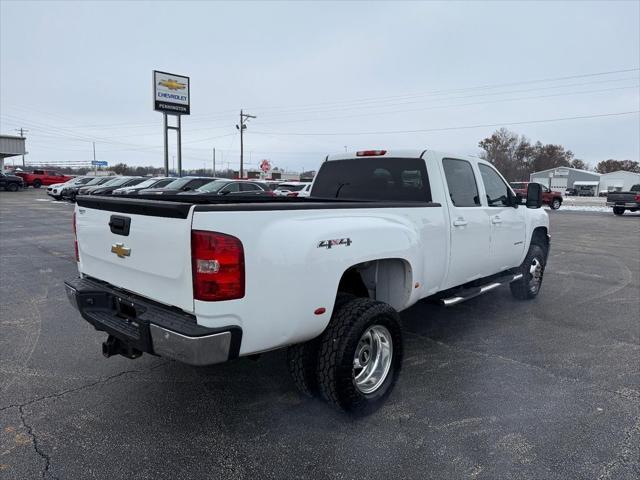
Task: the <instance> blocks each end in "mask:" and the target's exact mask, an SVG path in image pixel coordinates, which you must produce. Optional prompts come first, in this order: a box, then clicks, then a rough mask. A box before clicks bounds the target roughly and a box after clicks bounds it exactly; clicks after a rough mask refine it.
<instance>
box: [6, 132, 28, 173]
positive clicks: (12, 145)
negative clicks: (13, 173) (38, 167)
mask: <svg viewBox="0 0 640 480" xmlns="http://www.w3.org/2000/svg"><path fill="white" fill-rule="evenodd" d="M24 141H25V139H24V137H16V136H13V135H0V172H4V159H5V158H8V157H15V156H17V155H24V154H26V153H27V152H26V151H25V148H24Z"/></svg>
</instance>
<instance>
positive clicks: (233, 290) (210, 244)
mask: <svg viewBox="0 0 640 480" xmlns="http://www.w3.org/2000/svg"><path fill="white" fill-rule="evenodd" d="M191 269H192V274H193V298H195V299H196V300H204V301H208V302H214V301H220V300H234V299H236V298H242V297H244V249H243V248H242V242H241V241H240V240H239V239H237V238H236V237H233V236H231V235H225V234H223V233H217V232H205V231H201V230H193V231H192V232H191Z"/></svg>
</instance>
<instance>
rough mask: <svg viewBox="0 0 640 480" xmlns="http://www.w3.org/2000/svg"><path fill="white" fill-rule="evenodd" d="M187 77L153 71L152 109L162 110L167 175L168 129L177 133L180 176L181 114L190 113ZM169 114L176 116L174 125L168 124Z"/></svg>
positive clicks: (180, 170)
mask: <svg viewBox="0 0 640 480" xmlns="http://www.w3.org/2000/svg"><path fill="white" fill-rule="evenodd" d="M190 101H191V100H190V88H189V77H185V76H183V75H174V74H173V73H167V72H160V71H158V70H154V71H153V109H154V110H155V111H157V112H162V116H163V125H164V126H163V131H164V172H165V175H167V176H169V130H175V131H176V134H177V153H178V172H177V175H178V176H179V177H181V176H182V130H181V124H182V122H181V118H180V117H181V116H182V115H189V114H190V113H191V104H190ZM169 115H173V116H175V117H177V123H176V125H175V126H171V125H169Z"/></svg>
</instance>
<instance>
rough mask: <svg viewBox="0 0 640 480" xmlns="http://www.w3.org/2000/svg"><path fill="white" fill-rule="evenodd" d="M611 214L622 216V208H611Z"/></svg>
mask: <svg viewBox="0 0 640 480" xmlns="http://www.w3.org/2000/svg"><path fill="white" fill-rule="evenodd" d="M613 214H614V215H624V208H623V207H613Z"/></svg>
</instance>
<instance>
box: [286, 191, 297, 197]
mask: <svg viewBox="0 0 640 480" xmlns="http://www.w3.org/2000/svg"><path fill="white" fill-rule="evenodd" d="M297 196H298V192H289V193H287V197H297Z"/></svg>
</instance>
